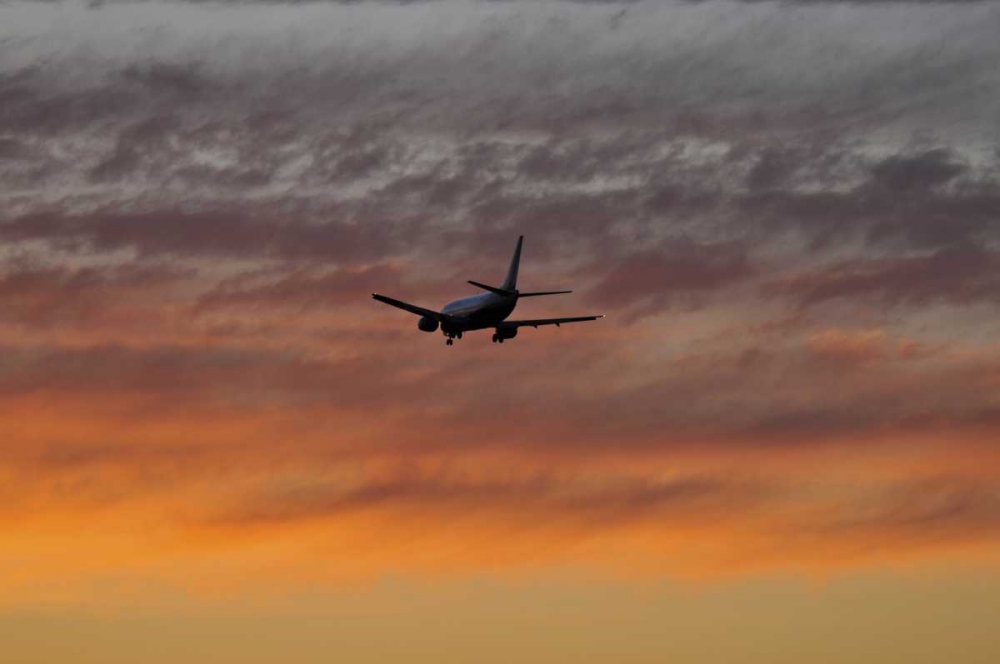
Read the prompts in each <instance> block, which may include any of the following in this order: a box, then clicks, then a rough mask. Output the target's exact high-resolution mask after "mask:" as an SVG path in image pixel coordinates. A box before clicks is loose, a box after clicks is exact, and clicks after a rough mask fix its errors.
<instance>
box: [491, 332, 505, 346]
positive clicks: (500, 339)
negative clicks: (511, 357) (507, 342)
mask: <svg viewBox="0 0 1000 664" xmlns="http://www.w3.org/2000/svg"><path fill="white" fill-rule="evenodd" d="M493 343H495V344H502V343H503V337H501V336H500V335H499V334H494V335H493Z"/></svg>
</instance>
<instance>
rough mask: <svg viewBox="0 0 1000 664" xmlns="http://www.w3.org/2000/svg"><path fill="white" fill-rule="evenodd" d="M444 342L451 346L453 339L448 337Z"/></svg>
mask: <svg viewBox="0 0 1000 664" xmlns="http://www.w3.org/2000/svg"><path fill="white" fill-rule="evenodd" d="M445 343H446V344H448V345H449V346H451V345H452V344H454V343H455V341H454V340H453V339H448V341H446V342H445Z"/></svg>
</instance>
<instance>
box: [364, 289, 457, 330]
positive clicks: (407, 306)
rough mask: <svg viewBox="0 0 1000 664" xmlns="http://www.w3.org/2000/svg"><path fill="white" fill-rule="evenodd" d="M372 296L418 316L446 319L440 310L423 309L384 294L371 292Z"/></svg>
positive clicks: (437, 319) (438, 320)
mask: <svg viewBox="0 0 1000 664" xmlns="http://www.w3.org/2000/svg"><path fill="white" fill-rule="evenodd" d="M372 297H373V298H374V299H376V300H378V301H379V302H384V303H385V304H388V305H389V306H391V307H396V308H397V309H402V310H403V311H409V312H410V313H411V314H416V315H418V316H426V317H427V318H433V319H434V320H436V321H437V322H439V323H440V322H441V321H444V320H447V319H448V316H447V315H446V314H443V313H441V312H440V311H434V310H433V309H424V308H423V307H418V306H417V305H415V304H410V303H409V302H403V301H402V300H394V299H392V298H391V297H386V296H385V295H379V294H378V293H372Z"/></svg>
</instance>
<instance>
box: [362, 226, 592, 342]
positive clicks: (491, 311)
mask: <svg viewBox="0 0 1000 664" xmlns="http://www.w3.org/2000/svg"><path fill="white" fill-rule="evenodd" d="M522 244H524V236H523V235H522V236H520V237H519V238H517V247H515V248H514V255H513V256H511V258H510V268H509V269H508V270H507V278H506V279H505V280H504V282H503V285H502V286H500V287H499V288H496V287H494V286H487V285H486V284H481V283H479V282H478V281H469V283H470V284H472V285H473V286H476V287H477V288H482V289H483V290H485V291H487V292H486V293H482V294H480V295H472V296H470V297H463V298H461V299H459V300H455V301H453V302H449V303H448V304H446V305H445V306H444V308H443V309H442V310H441V311H434V310H432V309H424V308H423V307H418V306H416V305H414V304H410V303H408V302H403V301H401V300H394V299H392V298H391V297H386V296H385V295H379V294H378V293H372V297H373V298H375V299H376V300H378V301H379V302H384V303H385V304H388V305H390V306H393V307H397V308H399V309H402V310H403V311H409V312H410V313H411V314H416V315H418V316H420V320H419V321H417V328H419V329H420V330H421V331H422V332H436V331H437V329H438V328H439V327H440V328H441V333H442V334H444V336H446V337H447V338H448V340H447V341H446V342H445V343H446V344H448V345H449V346H451V345H452V344H454V343H455V339H456V338H458V339H461V338H462V334H463V333H464V332H471V331H472V330H485V329H487V328H490V327H492V328H494V329H495V331H494V332H493V343H501V344H502V343H503V342H504V340H505V339H513V338H514V337H516V336H517V331H518V329H520V328H522V327H534V328H537V327H539V326H541V325H555V326H557V327H558V326H560V325H562V324H563V323H580V322H583V321H588V320H597V319H598V318H604V316H603V315H601V316H575V317H572V318H536V319H532V320H507V316H510V314H511V313H512V312H513V311H514V307H515V306H517V301H518V299H519V298H522V297H537V296H539V295H559V294H561V293H572V292H573V291H568V290H561V291H538V292H533V293H521V292H519V291H518V290H517V268H518V265H519V264H520V262H521V245H522Z"/></svg>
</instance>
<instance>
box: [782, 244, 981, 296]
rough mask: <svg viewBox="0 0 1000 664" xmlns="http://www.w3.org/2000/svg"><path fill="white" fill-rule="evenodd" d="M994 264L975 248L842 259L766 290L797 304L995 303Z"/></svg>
mask: <svg viewBox="0 0 1000 664" xmlns="http://www.w3.org/2000/svg"><path fill="white" fill-rule="evenodd" d="M998 268H1000V261H998V258H997V256H996V255H995V254H994V253H993V252H988V251H984V250H981V249H979V248H976V247H967V248H965V249H955V250H951V249H940V250H938V251H935V252H933V253H930V254H925V255H920V256H907V257H902V256H900V257H891V258H881V259H879V258H871V259H859V260H850V261H845V262H841V263H837V264H833V265H829V266H823V267H821V268H819V269H814V270H811V271H807V272H805V273H802V274H797V275H791V276H788V277H784V278H781V279H778V280H776V281H774V282H772V283H771V284H769V285H768V286H767V288H768V289H769V290H770V292H777V293H781V294H784V295H788V296H790V297H791V298H792V299H793V300H794V301H795V302H796V303H797V304H798V305H799V306H801V307H810V306H817V305H820V304H823V303H825V302H827V301H830V300H848V301H850V300H861V299H868V300H872V301H876V302H882V303H885V304H887V305H891V306H895V305H909V306H927V305H930V304H934V303H940V302H945V303H952V304H968V303H972V302H986V303H993V304H995V303H997V302H998V301H1000V300H998V299H997V293H998V289H997V286H998V285H1000V282H998V274H1000V273H998Z"/></svg>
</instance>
